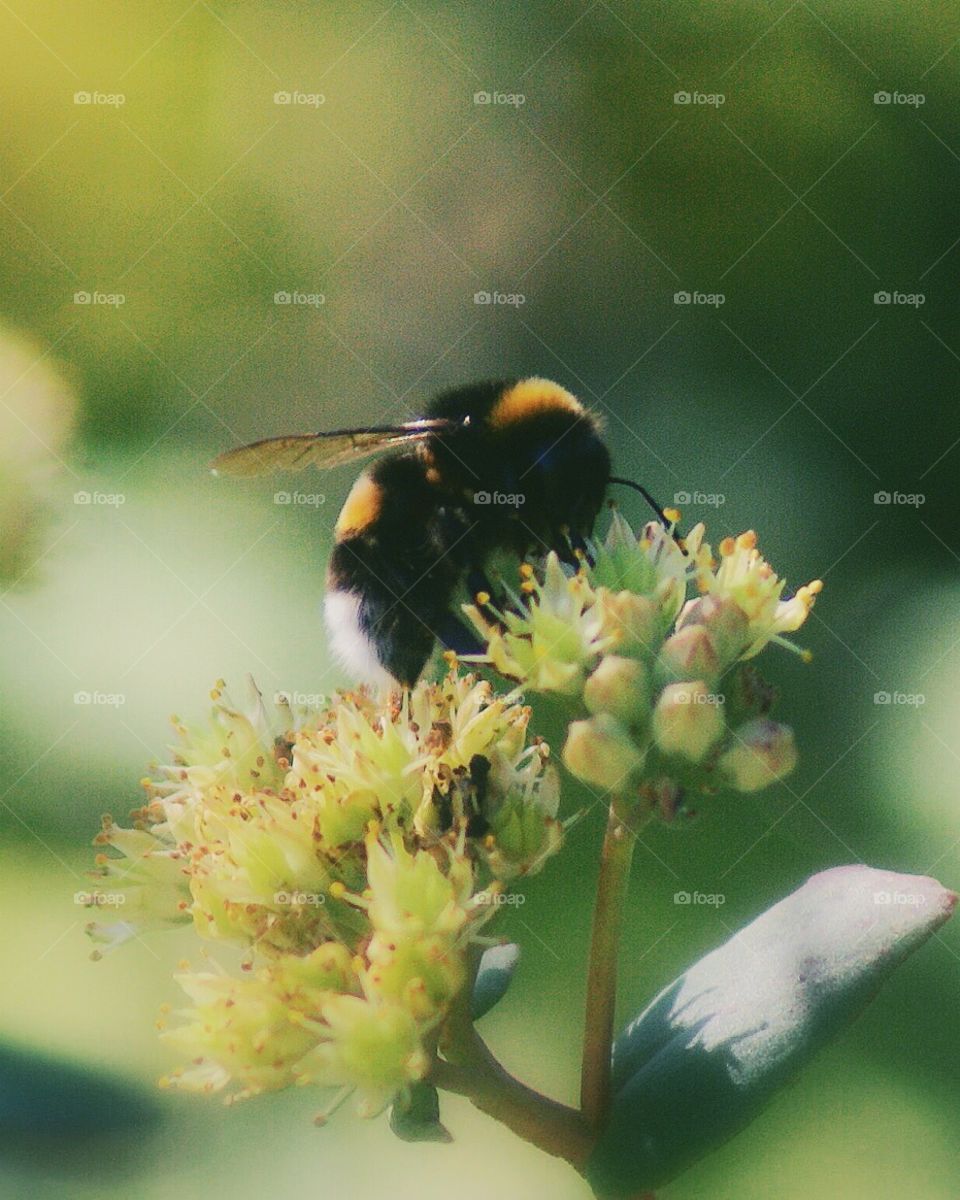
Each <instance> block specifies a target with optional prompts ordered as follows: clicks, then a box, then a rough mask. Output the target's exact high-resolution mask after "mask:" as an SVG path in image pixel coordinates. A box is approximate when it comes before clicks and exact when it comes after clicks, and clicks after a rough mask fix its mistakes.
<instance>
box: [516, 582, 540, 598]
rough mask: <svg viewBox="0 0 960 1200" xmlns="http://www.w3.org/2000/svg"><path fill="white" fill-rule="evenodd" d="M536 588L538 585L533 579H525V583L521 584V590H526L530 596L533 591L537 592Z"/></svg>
mask: <svg viewBox="0 0 960 1200" xmlns="http://www.w3.org/2000/svg"><path fill="white" fill-rule="evenodd" d="M536 590H537V585H536V583H535V582H534V581H533V580H532V579H525V580H524V581H523V583H521V584H520V591H521V592H526V593H527V595H528V596H529V595H530V594H531V592H535V591H536Z"/></svg>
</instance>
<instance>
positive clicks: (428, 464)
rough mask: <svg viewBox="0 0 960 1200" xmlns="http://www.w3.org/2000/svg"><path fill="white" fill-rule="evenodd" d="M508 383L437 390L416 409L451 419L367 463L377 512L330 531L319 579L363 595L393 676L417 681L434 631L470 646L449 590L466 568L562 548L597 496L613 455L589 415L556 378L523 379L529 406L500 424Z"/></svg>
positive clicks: (586, 526)
mask: <svg viewBox="0 0 960 1200" xmlns="http://www.w3.org/2000/svg"><path fill="white" fill-rule="evenodd" d="M538 382H543V385H544V389H543V392H542V393H538V392H537V390H536V386H535V385H536V384H537V383H538ZM516 386H517V381H514V380H506V381H497V382H489V383H481V384H473V385H470V386H467V387H462V388H457V389H455V390H452V391H448V392H445V393H443V394H441V395H439V396H437V397H436V398H435V399H434V400H433V401H432V402H431V403H430V404H429V405H428V406H427V408H426V410H425V412H424V416H426V417H442V418H446V419H449V420H450V421H451V422H453V424H452V425H451V428H450V429H449V430H445V431H444V432H442V433H436V434H431V435H430V437H429V438H427V439H426V440H424V441H423V442H421V443H419V444H418V445H417V446H415V447H410V448H405V449H403V450H397V451H394V452H392V453H389V454H387V455H385V456H384V457H383V458H381V459H380V460H379V461H377V462H376V463H374V464H373V466H372V467H371V468H369V470H368V471H367V472H366V476H367V478H368V479H369V480H370V481H372V484H373V485H375V488H376V491H377V493H378V503H377V504H376V506H375V511H373V512H371V513H369V514H367V515H365V519H364V521H363V523H362V526H361V527H359V528H349V529H347V530H345V531H343V532H342V533H339V532H338V540H337V543H336V545H335V547H334V550H333V553H332V556H331V559H330V568H329V578H328V586H329V588H330V589H331V590H334V591H338V592H348V593H350V594H352V595H357V596H359V597H360V602H359V610H358V620H359V626H360V630H361V631H362V633H363V634H364V635H365V636H366V637H367V638H368V639H369V641H370V642H371V644H372V646H373V647H374V649H375V652H376V657H377V659H378V660H379V662H380V663H381V664H382V666H383V667H384V668H385V669H386V671H387V672H388V673H389V674H390V675H392V676H393V677H394V678H395V679H397V680H398V681H399V682H400V683H402V684H406V685H412V684H413V683H414V682H416V680H417V679H418V678H419V676H420V674H421V672H422V671H423V668H424V666H425V665H426V662H427V660H428V659H429V657H430V654H431V652H432V650H433V647H434V645H435V643H436V642H437V641H438V640H439V641H440V642H441V643H442V644H443V645H446V646H450V647H452V648H454V649H458V650H461V651H463V650H464V649H472V648H475V647H471V646H470V645H469V643H468V641H467V637H468V635H467V633H466V630H465V628H464V627H463V625H462V624H461V623H460V621H459V620H458V619H457V617H456V614H454V613H452V612H451V607H450V606H451V599H452V597H453V595H454V593H455V591H456V589H457V587H458V585H459V584H460V583H461V582H462V581H463V580H464V579H465V578H467V576H468V575H470V574H471V573H476V574H478V575H480V576H482V574H483V572H484V569H485V565H486V562H487V560H488V558H489V556H490V554H491V553H492V552H493V551H494V550H497V549H504V550H509V551H512V552H514V553H516V554H518V555H524V554H526V553H528V552H533V553H536V554H542V553H544V552H546V551H547V550H551V549H555V550H557V551H559V552H561V553H565V554H566V553H569V546H570V538H571V537H572V538H574V539H577V538H582V537H584V536H587V535H588V534H589V533H590V532H591V530H592V527H593V523H594V521H595V519H596V516H597V514H598V512H599V510H600V507H601V505H602V503H603V497H604V493H605V490H606V486H607V482H608V480H609V476H610V456H609V453H608V451H607V449H606V446H605V445H604V443H603V441H602V440H601V438H600V434H599V429H598V423H597V420H596V418H595V417H593V416H592V415H591V414H590V413H588V412H586V411H585V410H582V409H580V410H579V411H572V410H571V409H570V408H569V407H566V406H565V404H564V403H563V402H560V401H558V402H557V403H556V404H552V403H551V402H550V396H551V395H552V393H550V392H549V389H550V388H556V385H550V384H547V382H546V381H524V383H523V384H522V385H521V387H522V389H524V390H523V393H522V395H523V397H526V395H527V393H528V392H529V393H530V400H529V404H525V403H524V402H523V401H522V400H521V402H519V403H517V404H514V405H513V406H512V408H511V412H510V418H509V420H506V421H501V422H500V423H497V421H496V415H497V413H498V412H500V411H502V408H503V406H502V405H501V406H500V408H499V409H498V404H499V402H500V401H501V400H502V398H503V397H504V396H505V395H506V394H507V393H509V392H510V391H511V389H512V388H515V387H516ZM556 390H557V391H558V392H560V391H561V389H556ZM570 399H571V400H572V397H571V398H570ZM561 400H562V398H561ZM574 403H575V402H574ZM528 409H529V411H527V410H528ZM514 410H515V411H514ZM344 511H346V506H345V510H344Z"/></svg>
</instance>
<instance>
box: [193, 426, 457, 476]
mask: <svg viewBox="0 0 960 1200" xmlns="http://www.w3.org/2000/svg"><path fill="white" fill-rule="evenodd" d="M460 424H461V422H458V421H449V420H447V419H446V418H443V417H438V418H433V419H431V418H424V419H423V420H419V421H409V422H408V423H407V424H405V425H381V426H375V427H367V428H366V429H333V430H330V431H329V432H328V433H304V434H291V435H290V436H288V437H274V438H264V439H263V440H262V441H259V442H251V443H250V445H248V446H238V447H237V448H236V449H235V450H227V451H226V453H224V454H220V455H218V457H217V458H215V459H214V460H213V462H212V463H211V464H210V470H211V471H212V472H213V473H214V475H263V474H265V473H266V472H268V471H300V470H302V469H303V468H304V467H309V466H314V467H322V468H324V469H326V468H328V467H339V466H341V465H342V464H343V463H349V462H355V461H356V460H357V459H360V458H366V457H367V456H368V455H370V454H376V453H378V452H379V451H381V450H389V449H392V448H393V447H395V446H403V445H407V444H408V443H410V442H420V441H423V440H424V439H425V438H428V437H430V435H431V434H434V433H442V432H443V431H444V430H448V429H454V428H456V427H458V426H459V425H460Z"/></svg>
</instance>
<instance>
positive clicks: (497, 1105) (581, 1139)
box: [430, 1032, 594, 1173]
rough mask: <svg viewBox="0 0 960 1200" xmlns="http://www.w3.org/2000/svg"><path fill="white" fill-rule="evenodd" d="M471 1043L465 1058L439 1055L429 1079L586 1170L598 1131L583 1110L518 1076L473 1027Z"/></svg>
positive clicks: (527, 1138)
mask: <svg viewBox="0 0 960 1200" xmlns="http://www.w3.org/2000/svg"><path fill="white" fill-rule="evenodd" d="M472 1041H473V1045H472V1047H471V1050H470V1054H469V1056H467V1058H466V1059H465V1061H463V1062H460V1063H453V1062H450V1061H447V1060H442V1059H438V1060H437V1061H436V1062H435V1063H434V1066H433V1070H432V1072H431V1074H430V1082H431V1083H433V1084H434V1085H435V1086H436V1087H439V1088H443V1089H444V1090H445V1091H448V1092H455V1093H457V1095H460V1096H465V1097H466V1098H467V1099H468V1100H470V1101H471V1103H472V1104H474V1105H475V1106H476V1107H477V1108H479V1109H480V1111H481V1112H484V1113H486V1114H487V1115H488V1116H491V1117H494V1118H496V1120H498V1121H501V1122H502V1123H503V1124H504V1125H506V1126H507V1127H508V1128H509V1129H511V1130H513V1132H514V1133H515V1134H517V1136H518V1137H521V1138H523V1139H524V1141H527V1142H530V1143H531V1145H534V1146H536V1147H538V1148H539V1149H540V1150H544V1151H545V1152H546V1153H547V1154H552V1155H554V1156H555V1157H557V1158H562V1159H565V1160H566V1161H567V1162H568V1163H570V1165H571V1166H572V1167H574V1168H575V1169H576V1170H577V1171H580V1172H581V1173H582V1172H583V1170H584V1168H585V1166H586V1163H587V1159H588V1158H589V1157H590V1152H591V1150H592V1149H593V1143H594V1137H593V1134H592V1133H591V1131H590V1130H589V1129H588V1128H587V1125H586V1123H585V1122H584V1120H583V1118H582V1116H581V1115H580V1113H578V1112H577V1110H576V1109H574V1108H569V1107H568V1106H567V1105H565V1104H560V1103H558V1102H557V1101H556V1100H551V1099H549V1098H548V1097H547V1096H544V1095H541V1093H540V1092H537V1091H535V1090H534V1089H533V1088H529V1087H527V1086H526V1084H524V1083H521V1082H520V1081H519V1080H518V1079H515V1078H514V1077H513V1076H512V1075H511V1074H510V1073H509V1072H508V1071H507V1070H505V1069H504V1067H503V1066H501V1064H500V1063H499V1062H498V1061H497V1059H496V1058H495V1057H494V1056H493V1054H492V1053H491V1052H490V1050H489V1048H488V1047H487V1045H486V1043H485V1042H484V1041H483V1039H482V1038H481V1037H480V1036H479V1034H477V1033H476V1032H474V1034H473V1039H472Z"/></svg>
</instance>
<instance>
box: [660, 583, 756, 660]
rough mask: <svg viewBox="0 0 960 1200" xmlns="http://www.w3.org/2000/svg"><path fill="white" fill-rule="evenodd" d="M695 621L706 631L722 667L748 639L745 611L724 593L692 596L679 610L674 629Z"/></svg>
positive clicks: (738, 652)
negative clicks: (682, 608) (698, 596)
mask: <svg viewBox="0 0 960 1200" xmlns="http://www.w3.org/2000/svg"><path fill="white" fill-rule="evenodd" d="M697 625H701V626H703V627H704V628H706V629H707V630H708V631H709V633H710V637H711V639H712V641H713V645H714V649H715V651H716V653H717V656H718V658H719V660H720V667H721V669H723V668H725V667H727V666H729V665H730V663H732V662H735V661H736V660H737V659H738V658H739V657H740V655H741V654H742V653H743V650H744V648H745V647H746V645H747V642H748V640H749V632H750V622H749V620H748V619H747V614H746V613H745V612H744V611H743V609H742V608H741V607H740V605H739V604H737V603H736V601H735V600H731V599H730V598H729V597H727V596H701V597H700V598H699V599H698V600H691V601H690V603H689V604H687V605H686V607H685V608H684V610H683V612H682V613H681V614H680V619H679V620H678V621H677V629H678V630H682V629H686V628H688V627H690V626H697Z"/></svg>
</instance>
